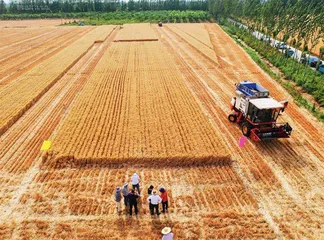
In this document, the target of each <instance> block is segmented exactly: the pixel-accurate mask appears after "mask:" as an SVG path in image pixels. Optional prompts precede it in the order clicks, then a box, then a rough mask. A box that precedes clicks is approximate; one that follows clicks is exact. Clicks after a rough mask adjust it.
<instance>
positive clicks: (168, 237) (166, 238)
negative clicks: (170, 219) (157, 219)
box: [161, 227, 174, 240]
mask: <svg viewBox="0 0 324 240" xmlns="http://www.w3.org/2000/svg"><path fill="white" fill-rule="evenodd" d="M161 233H162V234H163V237H162V240H173V236H174V234H173V233H172V232H171V228H169V227H165V228H163V229H162V231H161Z"/></svg>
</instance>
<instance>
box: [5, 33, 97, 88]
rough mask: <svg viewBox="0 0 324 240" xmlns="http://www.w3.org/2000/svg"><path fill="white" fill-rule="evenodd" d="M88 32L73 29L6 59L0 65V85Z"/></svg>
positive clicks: (14, 78)
mask: <svg viewBox="0 0 324 240" xmlns="http://www.w3.org/2000/svg"><path fill="white" fill-rule="evenodd" d="M90 30H91V29H90V28H85V29H73V30H72V31H69V32H67V33H66V34H60V35H59V36H58V37H56V38H53V39H49V40H48V41H46V42H45V43H44V42H42V43H41V44H40V45H41V46H39V47H33V48H32V49H30V50H27V51H24V52H23V53H19V54H16V55H14V56H11V57H10V58H9V59H6V61H5V62H4V63H2V66H3V68H2V69H1V70H0V84H1V85H5V84H8V82H9V81H13V80H16V79H17V78H18V76H20V75H23V74H24V73H25V72H26V71H28V70H29V69H31V68H32V67H33V66H35V65H36V64H38V63H40V62H41V61H44V60H45V59H46V58H49V57H50V56H52V55H54V54H55V53H57V52H59V51H60V50H62V49H63V48H65V47H66V46H68V45H70V44H71V43H72V42H74V41H75V40H76V39H78V38H81V37H82V36H83V35H85V34H86V33H87V32H89V31H90Z"/></svg>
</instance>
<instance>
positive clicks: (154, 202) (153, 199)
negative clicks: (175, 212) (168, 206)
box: [147, 190, 162, 215]
mask: <svg viewBox="0 0 324 240" xmlns="http://www.w3.org/2000/svg"><path fill="white" fill-rule="evenodd" d="M147 202H149V203H151V206H152V208H151V209H150V210H151V215H154V209H155V210H156V214H157V215H160V212H159V203H161V202H162V198H160V196H159V195H157V192H156V190H154V191H153V195H151V196H149V197H148V198H147Z"/></svg>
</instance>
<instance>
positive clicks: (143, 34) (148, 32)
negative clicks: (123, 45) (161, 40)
mask: <svg viewBox="0 0 324 240" xmlns="http://www.w3.org/2000/svg"><path fill="white" fill-rule="evenodd" d="M157 39H158V35H157V34H156V32H155V31H154V30H153V29H152V28H151V24H149V23H144V24H143V23H141V24H125V25H123V27H122V29H121V30H120V31H119V32H118V34H117V36H116V38H115V41H141V40H146V41H149V40H157Z"/></svg>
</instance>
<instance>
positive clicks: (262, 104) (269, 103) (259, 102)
mask: <svg viewBox="0 0 324 240" xmlns="http://www.w3.org/2000/svg"><path fill="white" fill-rule="evenodd" d="M250 103H252V104H253V105H254V106H256V107H257V108H258V109H274V108H283V107H284V106H283V105H282V104H281V103H279V102H277V101H276V100H274V99H273V98H256V99H250Z"/></svg>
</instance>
